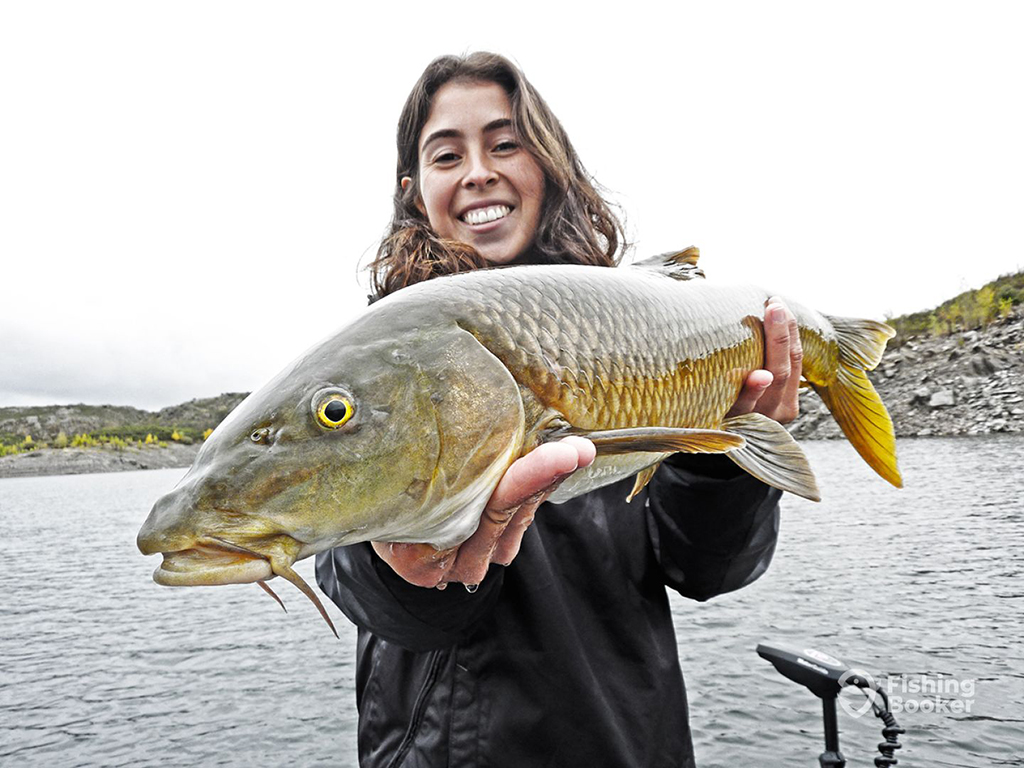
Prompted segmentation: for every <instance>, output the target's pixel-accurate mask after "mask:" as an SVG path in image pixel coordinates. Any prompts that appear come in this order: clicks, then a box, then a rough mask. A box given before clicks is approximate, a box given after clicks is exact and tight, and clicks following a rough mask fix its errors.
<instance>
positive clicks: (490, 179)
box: [462, 152, 498, 189]
mask: <svg viewBox="0 0 1024 768" xmlns="http://www.w3.org/2000/svg"><path fill="white" fill-rule="evenodd" d="M468 159H469V164H468V166H467V167H466V175H465V176H463V177H462V184H463V186H466V187H469V188H470V189H483V188H484V187H489V186H491V185H493V184H496V183H497V182H498V172H497V171H496V170H494V166H493V164H492V163H491V159H490V158H489V157H487V155H486V154H485V153H477V152H473V153H471V154H470V155H469V158H468Z"/></svg>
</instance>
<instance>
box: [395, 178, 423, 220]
mask: <svg viewBox="0 0 1024 768" xmlns="http://www.w3.org/2000/svg"><path fill="white" fill-rule="evenodd" d="M401 183H402V191H403V192H406V191H408V189H409V185H410V184H412V177H411V176H403V177H402V182H401ZM416 209H417V210H418V211H419V212H420V213H422V214H423V215H424V216H426V215H427V209H426V208H424V207H423V201H422V200H421V199H420V196H419V195H416Z"/></svg>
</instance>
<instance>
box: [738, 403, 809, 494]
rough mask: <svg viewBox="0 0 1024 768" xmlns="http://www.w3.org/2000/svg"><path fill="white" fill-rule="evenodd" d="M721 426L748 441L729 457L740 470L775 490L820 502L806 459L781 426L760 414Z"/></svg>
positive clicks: (740, 417)
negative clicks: (778, 489)
mask: <svg viewBox="0 0 1024 768" xmlns="http://www.w3.org/2000/svg"><path fill="white" fill-rule="evenodd" d="M722 426H723V427H724V428H725V429H726V430H728V431H729V432H731V433H733V434H736V435H739V436H742V437H743V438H744V439H745V441H746V444H745V445H744V446H743V447H742V448H737V449H736V450H734V451H730V452H729V453H728V454H727V455H728V457H729V458H730V459H732V460H733V461H734V462H736V464H737V465H738V466H739V467H740V468H741V469H743V470H745V471H746V472H749V473H750V474H751V475H753V476H754V477H756V478H757V479H758V480H760V481H762V482H764V483H767V484H768V485H770V486H772V487H774V488H780V489H781V490H783V491H789V492H790V493H795V494H796V495H797V496H803V497H804V498H805V499H810V500H811V501H821V494H820V493H819V492H818V483H817V481H816V480H815V478H814V472H813V471H812V470H811V465H810V464H809V463H808V462H807V456H805V455H804V452H803V449H802V448H801V447H800V446H799V445H797V442H796V440H794V439H793V436H792V435H790V434H789V432H787V431H786V430H785V428H784V427H783V426H782V425H781V424H779V423H778V422H777V421H774V420H773V419H769V418H768V417H767V416H764V415H762V414H760V413H747V414H744V415H742V416H734V417H732V418H731V419H726V420H725V421H724V422H723V424H722Z"/></svg>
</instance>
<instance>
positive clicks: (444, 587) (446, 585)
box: [436, 581, 448, 591]
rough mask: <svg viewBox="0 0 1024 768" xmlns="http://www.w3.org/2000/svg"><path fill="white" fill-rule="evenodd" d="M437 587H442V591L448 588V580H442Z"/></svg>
mask: <svg viewBox="0 0 1024 768" xmlns="http://www.w3.org/2000/svg"><path fill="white" fill-rule="evenodd" d="M436 588H437V589H440V590H442V591H443V590H446V589H448V582H447V581H442V582H441V583H440V584H438V585H437V587H436Z"/></svg>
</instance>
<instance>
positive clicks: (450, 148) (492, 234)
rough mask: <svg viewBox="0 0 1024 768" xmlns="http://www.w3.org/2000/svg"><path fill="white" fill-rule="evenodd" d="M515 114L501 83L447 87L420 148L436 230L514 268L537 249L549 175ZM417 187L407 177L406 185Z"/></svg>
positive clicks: (423, 191)
mask: <svg viewBox="0 0 1024 768" xmlns="http://www.w3.org/2000/svg"><path fill="white" fill-rule="evenodd" d="M511 115H512V105H511V103H510V102H509V98H508V94H506V93H505V89H504V88H502V87H501V86H500V85H498V84H497V83H476V82H466V83H463V82H454V83H448V84H447V85H445V86H444V87H442V88H441V89H440V90H439V91H438V92H437V94H435V96H434V108H433V109H432V110H431V111H430V119H429V120H427V124H426V125H424V126H423V135H424V136H425V137H426V138H425V139H423V141H422V144H421V145H420V162H419V187H420V197H421V199H422V201H423V202H422V205H423V208H424V209H425V212H426V214H427V219H429V221H430V226H431V227H432V228H433V229H434V231H435V232H436V233H437V234H439V235H440V236H441V237H444V238H448V239H451V240H460V241H462V242H464V243H466V244H467V245H470V246H472V247H473V248H474V249H475V250H476V252H477V253H479V254H480V255H481V256H482V257H483V258H484V259H486V260H487V261H488V262H490V263H491V264H508V263H509V262H511V261H514V260H515V259H516V257H517V256H519V254H521V253H523V252H524V251H525V250H526V249H527V248H528V247H529V246H530V245H531V243H532V242H533V236H534V234H535V233H536V231H537V225H538V224H539V222H540V211H541V205H542V203H543V200H544V172H543V171H542V170H541V167H540V164H539V163H538V162H537V161H536V160H535V159H534V157H533V155H531V154H530V153H529V152H528V151H526V150H525V149H523V147H522V146H521V145H520V143H519V139H518V138H517V137H516V134H515V131H514V130H513V128H512V118H511ZM411 183H412V178H411V177H409V176H406V177H404V178H403V179H402V186H403V188H405V187H408V186H410V185H411Z"/></svg>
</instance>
